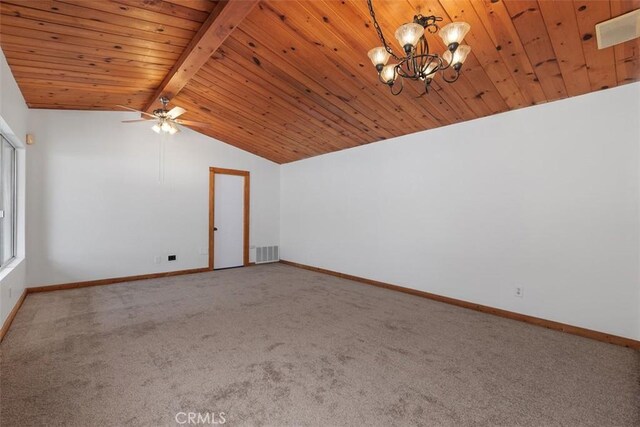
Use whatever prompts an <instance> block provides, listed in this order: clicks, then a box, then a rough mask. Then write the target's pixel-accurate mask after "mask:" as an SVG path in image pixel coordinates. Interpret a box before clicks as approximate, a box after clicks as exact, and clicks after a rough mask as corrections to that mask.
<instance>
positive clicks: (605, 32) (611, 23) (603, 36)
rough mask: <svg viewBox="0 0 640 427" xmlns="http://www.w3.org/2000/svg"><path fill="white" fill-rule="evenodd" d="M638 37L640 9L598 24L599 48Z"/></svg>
mask: <svg viewBox="0 0 640 427" xmlns="http://www.w3.org/2000/svg"><path fill="white" fill-rule="evenodd" d="M636 37H640V9H638V10H634V11H633V12H629V13H625V14H624V15H620V16H617V17H615V18H613V19H609V20H608V21H604V22H601V23H599V24H597V25H596V38H597V39H598V49H604V48H606V47H610V46H614V45H617V44H620V43H624V42H626V41H629V40H633V39H635V38H636Z"/></svg>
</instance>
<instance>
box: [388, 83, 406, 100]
mask: <svg viewBox="0 0 640 427" xmlns="http://www.w3.org/2000/svg"><path fill="white" fill-rule="evenodd" d="M395 86H397V85H396V84H392V85H389V89H390V90H391V95H393V96H398V95H400V93H401V92H402V89H404V83H403V80H402V79H400V89H398V91H397V92H394V91H393V88H394V87H395Z"/></svg>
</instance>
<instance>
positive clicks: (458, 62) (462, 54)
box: [442, 44, 471, 69]
mask: <svg viewBox="0 0 640 427" xmlns="http://www.w3.org/2000/svg"><path fill="white" fill-rule="evenodd" d="M469 53H471V46H468V45H466V44H461V45H459V46H458V47H457V48H456V50H455V51H454V52H453V58H452V54H451V52H450V51H446V52H445V53H444V54H443V55H442V57H443V58H444V60H445V61H447V63H449V64H451V65H453V68H454V69H455V68H456V67H458V68H459V67H461V66H462V64H463V63H464V61H465V59H467V56H468V55H469Z"/></svg>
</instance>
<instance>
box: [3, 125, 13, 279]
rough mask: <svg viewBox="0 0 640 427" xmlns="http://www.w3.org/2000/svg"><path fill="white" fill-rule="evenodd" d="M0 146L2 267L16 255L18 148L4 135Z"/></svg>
mask: <svg viewBox="0 0 640 427" xmlns="http://www.w3.org/2000/svg"><path fill="white" fill-rule="evenodd" d="M0 140H2V147H0V267H4V266H5V265H7V264H8V263H9V262H10V261H11V260H12V259H13V257H15V255H16V149H15V147H14V146H13V145H11V143H10V142H9V141H8V140H7V139H6V138H5V137H4V136H2V135H0Z"/></svg>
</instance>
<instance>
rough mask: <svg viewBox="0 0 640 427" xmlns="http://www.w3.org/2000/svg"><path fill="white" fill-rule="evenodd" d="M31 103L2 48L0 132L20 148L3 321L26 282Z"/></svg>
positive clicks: (0, 283)
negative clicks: (14, 227)
mask: <svg viewBox="0 0 640 427" xmlns="http://www.w3.org/2000/svg"><path fill="white" fill-rule="evenodd" d="M27 116H28V109H27V105H26V103H25V101H24V98H23V97H22V94H21V93H20V89H19V88H18V85H17V83H16V81H15V79H14V78H13V75H12V74H11V70H10V68H9V65H8V64H7V61H6V59H5V56H4V54H3V53H2V50H0V132H1V133H2V134H3V135H4V136H5V137H6V138H7V139H8V140H9V141H10V142H11V143H12V144H13V145H14V146H15V147H16V148H17V151H16V155H17V166H18V177H17V178H18V179H17V190H18V191H17V197H16V199H17V200H16V202H17V212H18V216H17V218H16V220H17V232H16V246H17V247H16V259H15V260H14V261H13V262H11V263H10V264H8V265H7V266H5V267H4V268H3V269H2V270H0V325H2V324H3V323H4V321H5V320H6V318H7V316H8V315H9V313H10V312H11V310H12V309H13V307H14V306H15V304H16V302H17V301H18V298H20V295H21V294H22V292H23V291H24V288H25V284H26V261H25V256H24V255H25V209H24V208H25V162H26V160H25V155H26V153H25V150H24V146H25V144H24V140H25V136H26V133H27Z"/></svg>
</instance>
